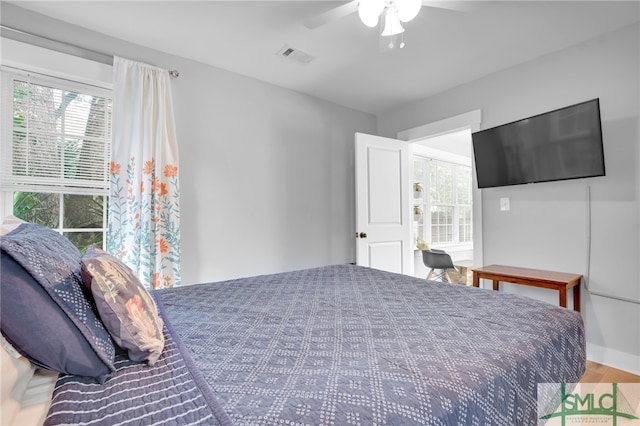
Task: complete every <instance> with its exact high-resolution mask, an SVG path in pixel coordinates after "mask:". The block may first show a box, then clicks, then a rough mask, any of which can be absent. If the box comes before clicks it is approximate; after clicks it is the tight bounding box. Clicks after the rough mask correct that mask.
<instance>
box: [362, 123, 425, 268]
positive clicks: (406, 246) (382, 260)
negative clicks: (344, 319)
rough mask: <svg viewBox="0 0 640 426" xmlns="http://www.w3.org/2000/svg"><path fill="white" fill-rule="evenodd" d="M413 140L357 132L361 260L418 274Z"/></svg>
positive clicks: (363, 262)
mask: <svg viewBox="0 0 640 426" xmlns="http://www.w3.org/2000/svg"><path fill="white" fill-rule="evenodd" d="M409 158H410V156H409V143H408V142H405V141H399V140H395V139H388V138H383V137H380V136H373V135H366V134H363V133H356V263H357V264H358V265H362V266H369V267H372V268H376V269H382V270H385V271H391V272H398V273H402V274H407V275H412V271H413V262H412V260H413V258H412V256H411V246H412V245H411V200H410V195H411V190H410V182H409V164H410V162H409Z"/></svg>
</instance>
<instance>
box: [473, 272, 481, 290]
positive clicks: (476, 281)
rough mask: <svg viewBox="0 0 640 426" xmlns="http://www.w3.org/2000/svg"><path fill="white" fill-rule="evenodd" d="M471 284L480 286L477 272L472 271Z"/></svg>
mask: <svg viewBox="0 0 640 426" xmlns="http://www.w3.org/2000/svg"><path fill="white" fill-rule="evenodd" d="M473 286H474V287H480V277H479V276H478V273H477V272H474V273H473Z"/></svg>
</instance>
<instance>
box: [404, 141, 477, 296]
mask: <svg viewBox="0 0 640 426" xmlns="http://www.w3.org/2000/svg"><path fill="white" fill-rule="evenodd" d="M411 148H412V156H411V161H412V166H413V167H412V170H413V173H412V185H413V187H414V191H413V198H412V202H413V210H414V215H413V222H412V225H413V226H412V235H413V240H414V241H416V243H417V244H416V246H417V248H420V247H423V246H424V245H425V244H426V245H427V246H428V247H429V248H433V249H438V250H444V251H445V252H447V253H448V254H449V255H450V256H451V258H452V260H453V261H454V264H455V265H456V267H457V268H458V270H464V271H463V272H464V273H463V274H453V272H452V276H453V275H456V276H454V277H453V280H454V281H456V282H460V283H464V284H467V282H468V283H469V284H470V277H469V276H468V272H470V267H471V266H473V191H472V188H473V178H472V162H473V161H472V158H471V157H472V147H471V131H470V130H469V129H463V130H456V131H453V132H449V133H445V134H442V135H438V136H435V137H431V138H426V139H422V140H420V141H417V142H415V143H413V144H412V145H411ZM414 265H415V271H414V275H415V276H417V277H425V276H426V275H427V274H428V272H429V270H428V268H426V267H425V265H424V263H423V262H422V253H421V251H420V250H416V251H415V252H414Z"/></svg>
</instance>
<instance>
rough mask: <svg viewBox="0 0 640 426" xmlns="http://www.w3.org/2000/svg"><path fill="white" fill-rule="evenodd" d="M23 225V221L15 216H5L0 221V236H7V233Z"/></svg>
mask: <svg viewBox="0 0 640 426" xmlns="http://www.w3.org/2000/svg"><path fill="white" fill-rule="evenodd" d="M23 223H25V221H24V220H22V219H20V218H19V217H15V216H7V217H5V218H4V220H3V221H2V225H0V235H4V234H8V233H9V232H11V231H13V230H14V229H16V228H17V227H18V226H20V225H21V224H23Z"/></svg>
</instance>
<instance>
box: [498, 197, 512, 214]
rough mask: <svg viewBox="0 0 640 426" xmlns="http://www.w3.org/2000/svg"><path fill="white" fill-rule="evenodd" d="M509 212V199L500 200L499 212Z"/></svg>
mask: <svg viewBox="0 0 640 426" xmlns="http://www.w3.org/2000/svg"><path fill="white" fill-rule="evenodd" d="M509 210H511V205H510V203H509V197H503V198H500V211H503V212H508V211H509Z"/></svg>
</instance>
